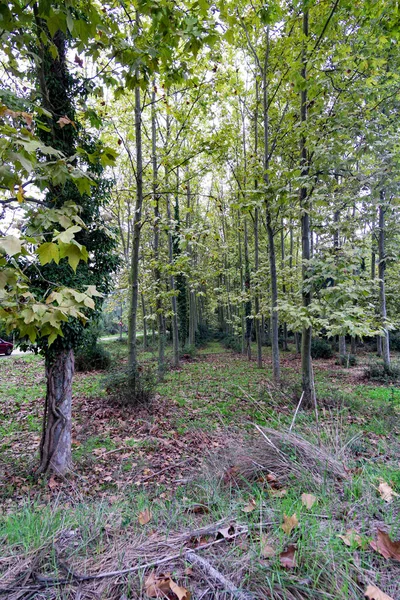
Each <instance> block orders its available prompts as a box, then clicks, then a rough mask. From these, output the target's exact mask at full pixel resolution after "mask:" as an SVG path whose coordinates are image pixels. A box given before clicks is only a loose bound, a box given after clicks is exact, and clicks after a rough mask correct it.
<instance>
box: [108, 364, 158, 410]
mask: <svg viewBox="0 0 400 600" xmlns="http://www.w3.org/2000/svg"><path fill="white" fill-rule="evenodd" d="M156 384H157V375H156V370H155V369H154V368H153V367H151V366H149V365H145V366H138V367H137V368H136V369H135V370H132V369H124V370H119V371H114V372H112V373H110V375H109V376H108V377H107V378H106V380H105V382H104V387H105V390H106V392H107V396H108V398H109V399H110V400H111V401H112V402H115V403H116V404H120V405H122V406H149V405H150V403H151V400H152V399H153V396H154V391H155V387H156Z"/></svg>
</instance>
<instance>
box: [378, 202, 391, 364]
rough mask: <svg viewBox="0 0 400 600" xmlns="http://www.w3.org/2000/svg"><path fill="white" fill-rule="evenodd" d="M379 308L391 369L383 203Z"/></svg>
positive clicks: (385, 358) (386, 358)
mask: <svg viewBox="0 0 400 600" xmlns="http://www.w3.org/2000/svg"><path fill="white" fill-rule="evenodd" d="M384 200H385V194H384V192H381V202H383V201H384ZM378 250H379V264H378V271H379V308H380V314H381V322H382V328H383V331H384V335H383V337H382V358H383V364H384V367H385V369H390V348H389V330H388V328H387V311H386V291H385V270H386V252H385V208H384V206H383V205H382V203H381V204H380V205H379V239H378Z"/></svg>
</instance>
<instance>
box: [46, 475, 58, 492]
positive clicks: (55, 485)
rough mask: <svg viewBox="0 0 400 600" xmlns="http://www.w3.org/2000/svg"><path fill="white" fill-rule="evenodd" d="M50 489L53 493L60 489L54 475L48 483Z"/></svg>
mask: <svg viewBox="0 0 400 600" xmlns="http://www.w3.org/2000/svg"><path fill="white" fill-rule="evenodd" d="M47 485H48V486H49V488H50V489H51V491H52V492H54V490H56V489H57V488H58V483H57V481H56V480H55V479H54V475H52V476H51V477H50V479H49V481H48V484H47Z"/></svg>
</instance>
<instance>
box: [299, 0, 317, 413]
mask: <svg viewBox="0 0 400 600" xmlns="http://www.w3.org/2000/svg"><path fill="white" fill-rule="evenodd" d="M303 35H304V38H305V39H307V38H308V9H307V8H306V2H305V0H304V2H303ZM301 77H302V78H303V80H304V87H303V89H302V90H301V92H300V120H301V124H302V127H303V129H302V134H301V137H300V167H301V176H302V178H303V181H304V180H305V179H306V178H307V176H308V172H309V165H308V153H307V146H306V134H305V131H306V124H307V87H306V80H307V50H306V44H305V43H304V44H303V51H302V67H301ZM300 210H301V213H302V216H301V242H302V243H301V248H302V259H303V267H302V282H303V285H302V302H303V306H304V308H306V309H308V307H309V306H310V304H311V290H310V288H309V285H308V261H309V260H310V258H311V241H310V201H309V198H308V191H307V187H306V186H305V185H302V186H301V188H300ZM311 340H312V328H311V326H310V327H303V331H302V335H301V373H302V387H303V393H304V396H303V406H304V407H308V408H310V407H311V406H313V404H314V402H315V389H314V375H313V369H312V361H311Z"/></svg>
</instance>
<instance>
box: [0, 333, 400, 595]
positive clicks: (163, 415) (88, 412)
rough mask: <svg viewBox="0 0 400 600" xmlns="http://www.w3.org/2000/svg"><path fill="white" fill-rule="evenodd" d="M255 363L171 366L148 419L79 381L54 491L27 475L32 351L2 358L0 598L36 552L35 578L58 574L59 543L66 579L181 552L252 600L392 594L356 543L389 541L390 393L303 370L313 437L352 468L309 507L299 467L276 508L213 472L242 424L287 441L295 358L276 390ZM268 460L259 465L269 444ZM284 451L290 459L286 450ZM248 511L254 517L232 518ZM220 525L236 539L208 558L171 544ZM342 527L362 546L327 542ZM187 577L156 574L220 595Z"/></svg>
mask: <svg viewBox="0 0 400 600" xmlns="http://www.w3.org/2000/svg"><path fill="white" fill-rule="evenodd" d="M106 346H107V349H109V350H110V351H111V352H112V354H113V357H114V361H115V362H120V361H123V360H124V359H125V356H126V348H125V347H124V345H123V344H119V343H118V342H115V341H114V340H110V341H107V342H106ZM266 356H267V359H266V361H267V362H266V368H265V369H263V370H258V369H257V368H256V365H255V363H254V362H250V363H249V362H248V361H247V360H246V359H244V358H243V357H241V356H239V355H236V354H233V353H231V352H229V351H226V350H224V349H223V348H222V346H221V345H220V344H219V343H210V344H209V345H208V346H207V347H205V348H203V349H202V350H200V351H199V352H198V353H197V355H196V357H195V358H194V359H193V360H189V361H185V362H183V364H182V367H181V368H180V369H175V370H171V371H168V372H167V373H166V375H165V378H164V380H163V382H162V383H161V384H159V386H158V388H157V398H156V400H155V402H154V404H153V407H152V408H151V409H150V410H149V411H144V410H142V411H130V410H129V409H117V408H116V407H110V406H109V405H108V404H107V399H106V397H105V396H104V391H103V388H102V380H103V377H104V375H103V374H102V373H90V374H85V373H82V374H77V376H76V378H75V381H74V387H73V394H74V411H75V413H74V430H73V437H74V445H73V454H74V473H73V474H72V475H71V476H70V477H68V478H67V480H66V481H62V480H56V485H55V488H53V489H51V488H49V486H48V482H47V481H46V480H43V479H42V480H39V482H36V481H35V480H34V479H33V478H32V476H31V475H30V468H31V467H32V464H34V462H35V460H36V458H35V457H34V454H35V452H36V449H37V445H38V441H39V434H40V426H41V410H42V403H43V394H44V391H45V385H44V384H45V382H44V378H43V361H42V359H41V358H40V357H36V356H33V355H29V356H28V355H27V356H24V357H11V358H9V359H4V360H3V359H2V360H0V376H1V377H2V381H4V382H6V385H2V386H1V388H0V406H2V408H3V410H2V411H1V416H0V436H1V440H2V441H1V446H0V447H1V451H2V458H1V461H0V477H2V478H3V481H4V482H5V483H4V485H3V487H2V489H1V492H0V507H1V508H0V510H1V512H0V549H1V551H2V555H3V556H4V557H6V558H5V559H4V561H3V563H0V588H1V587H2V584H4V582H2V580H1V577H2V573H3V574H4V573H6V572H7V571H8V570H9V569H11V567H12V566H13V567H15V565H16V564H19V563H21V565H24V564H29V561H30V560H31V558H30V557H32V556H34V553H35V552H37V551H38V550H39V549H42V550H41V552H42V554H43V556H45V557H46V558H45V559H43V560H44V561H45V562H44V563H43V565H47V566H46V567H45V566H43V568H44V569H47V571H48V572H49V573H53V574H54V575H56V576H60V574H61V575H62V573H61V572H60V571H59V566H58V563H57V556H56V555H55V552H54V546H55V547H57V548H62V552H63V557H64V559H65V560H66V561H67V562H68V563H69V564H71V565H73V566H74V568H76V569H78V570H79V571H82V570H83V571H85V570H87V571H90V572H93V571H96V569H98V570H107V569H110V570H112V569H115V568H120V567H123V566H125V565H127V564H129V565H132V564H136V563H137V562H138V561H139V562H140V561H141V560H142V561H143V560H144V557H146V560H147V559H150V558H152V557H156V556H157V557H162V556H165V555H167V554H173V553H174V551H177V552H178V553H179V550H180V549H181V548H182V547H184V548H187V547H188V546H189V547H190V546H192V547H194V548H195V549H196V552H198V553H199V554H200V553H201V554H202V555H204V556H206V557H207V559H208V560H209V561H210V562H211V563H212V564H213V566H215V568H217V569H219V570H220V571H221V572H223V573H225V575H226V576H228V577H229V578H230V579H231V580H232V581H233V582H234V583H235V584H236V585H238V586H243V587H244V588H245V589H248V590H251V591H252V593H253V595H254V597H255V598H274V599H277V600H281V599H282V600H283V599H286V600H293V599H294V600H301V599H302V598H305V599H308V598H309V599H310V600H311V599H315V598H316V599H320V600H325V599H329V598H335V599H339V598H340V599H341V600H342V599H343V600H357V599H359V598H361V597H362V596H363V591H364V589H365V587H366V585H367V584H368V583H372V584H374V585H377V586H379V587H381V588H382V589H383V590H384V591H385V592H386V593H387V594H389V595H390V596H391V597H392V598H393V599H394V600H396V598H397V599H398V598H399V597H400V583H399V582H400V569H399V568H398V566H397V567H396V563H395V562H394V561H390V560H389V561H388V560H387V559H384V558H383V557H382V556H380V555H379V554H378V553H376V552H374V551H373V550H372V549H371V548H370V546H369V542H370V541H371V539H374V538H375V536H376V529H377V527H378V526H379V527H383V528H385V530H387V531H388V532H389V533H390V535H391V536H392V539H399V538H400V517H399V515H400V503H399V498H398V497H396V498H395V499H394V501H393V502H392V503H387V502H385V501H384V500H383V499H382V498H381V497H380V495H379V493H378V486H379V484H380V482H381V481H382V480H384V481H386V482H387V483H388V484H389V485H390V486H391V487H392V489H393V490H394V491H395V492H397V493H400V468H399V465H400V462H399V461H400V444H399V437H398V434H399V413H400V389H399V388H396V387H395V386H378V385H373V384H370V383H364V382H361V381H360V380H359V379H357V378H356V377H355V375H353V373H355V372H356V371H353V370H352V369H343V368H341V367H340V366H338V365H335V363H334V359H332V360H331V361H315V371H316V382H317V395H318V398H319V418H320V436H321V439H322V441H323V443H324V444H326V445H327V446H328V447H329V448H330V450H331V452H332V453H333V454H337V453H338V452H339V451H340V450H341V449H343V447H344V446H345V452H344V456H345V460H346V464H347V467H348V469H350V470H351V473H350V475H349V476H348V478H347V479H345V480H344V481H342V482H339V481H336V482H332V481H331V480H330V479H329V478H326V479H324V480H323V484H322V486H321V487H320V488H319V489H318V491H317V492H315V491H314V492H313V493H315V495H316V496H317V502H316V503H315V504H314V506H313V507H312V508H311V509H307V508H306V507H305V506H304V505H303V504H302V501H301V494H302V493H308V492H311V491H313V487H312V482H311V479H310V478H309V476H308V475H307V472H306V471H305V472H304V474H303V475H302V476H300V477H298V478H297V479H292V480H290V483H286V484H285V486H284V488H285V490H286V493H285V495H283V496H282V497H279V494H278V495H277V494H276V493H274V490H273V489H271V487H270V485H269V484H267V483H266V482H265V480H264V479H259V480H257V479H256V480H246V481H242V480H240V481H239V480H235V479H226V478H225V477H223V476H222V473H223V471H224V468H225V467H224V465H225V462H224V461H228V463H229V460H230V459H229V456H230V454H229V452H230V451H229V448H230V446H231V444H232V443H233V444H237V445H238V446H239V447H241V448H246V445H247V444H251V443H252V442H251V439H252V438H251V436H252V434H253V431H254V427H253V424H254V423H257V424H259V425H267V426H268V427H270V428H276V429H279V430H284V429H286V428H287V427H288V426H289V425H290V423H291V421H292V417H293V412H294V409H295V406H296V399H297V398H298V396H297V395H296V394H297V393H298V389H297V384H298V375H297V370H298V367H299V365H298V358H297V357H296V356H295V355H293V354H291V353H285V354H284V355H283V356H282V358H283V360H282V362H283V364H282V379H283V382H284V385H283V387H282V389H278V388H275V387H274V386H272V385H271V368H270V361H269V359H268V352H266ZM153 359H154V353H153V352H151V351H147V352H146V353H143V352H142V354H141V360H153ZM21 383H22V384H23V385H21ZM295 431H296V432H298V433H300V434H302V435H304V436H305V437H307V438H308V439H311V440H314V441H315V440H316V438H317V436H316V429H315V417H314V413H313V412H306V411H300V412H299V414H298V417H297V419H296V423H295ZM227 452H228V454H226V453H227ZM265 452H266V457H268V452H269V450H268V445H266V448H265ZM286 452H287V454H286V455H287V458H288V460H290V457H291V450H290V448H288V449H287V451H286ZM341 456H342V455H341ZM228 463H226V465H227V464H228ZM153 475H154V477H153ZM281 488H282V486H281ZM249 502H250V503H252V504H251V506H253V507H254V508H253V510H251V511H250V512H245V511H244V510H243V509H244V508H246V506H248V505H249ZM199 506H200V509H199V508H198V507H199ZM196 507H197V508H196ZM146 508H149V509H150V511H151V519H150V521H149V523H148V524H146V525H140V524H139V523H138V514H139V513H140V512H141V511H143V510H144V509H146ZM294 513H295V514H296V515H297V518H298V521H299V525H298V527H296V528H294V529H293V531H292V532H290V533H289V534H286V533H285V532H284V531H283V529H282V527H281V525H282V523H283V520H284V515H293V514H294ZM220 520H223V521H224V522H225V523H226V524H229V523H232V524H233V527H234V528H238V527H239V526H244V527H246V528H248V531H249V533H248V534H246V535H243V536H239V537H238V538H236V540H235V542H233V541H226V542H223V543H222V544H220V545H219V546H216V547H215V548H214V547H212V548H210V549H209V550H206V551H205V550H200V549H199V548H201V544H202V543H204V542H209V541H212V540H213V539H215V531H214V532H213V533H208V534H203V535H200V534H199V535H198V536H197V537H196V536H194V538H193V539H192V541H188V540H187V539H186V538H185V537H184V534H185V532H186V531H193V530H198V529H199V528H201V527H203V526H206V525H210V524H213V523H217V522H219V521H220ZM348 529H354V530H356V531H357V532H358V534H359V535H360V536H361V544H362V545H361V547H358V546H357V544H356V543H353V545H352V546H350V547H348V546H346V545H345V544H344V543H343V541H342V540H341V539H340V538H338V535H342V534H344V533H345V532H346V530H348ZM179 536H180V537H179ZM260 536H261V537H260ZM265 536H266V538H265ZM166 539H168V542H167V546H165V542H164V541H165V540H166ZM265 539H267V540H268V544H270V545H271V546H272V547H273V548H274V551H275V554H274V556H272V557H270V558H265V557H264V556H263V543H265ZM263 540H264V542H263ZM291 543H295V544H296V562H297V567H296V568H294V569H285V568H283V567H282V565H281V559H280V555H281V553H282V552H283V551H284V550H286V549H287V548H288V547H289V546H290V544H291ZM24 561H26V562H24ZM46 561H47V562H46ZM186 566H187V565H185V561H184V560H175V561H171V564H170V565H168V570H170V571H171V572H172V574H173V577H174V578H175V579H176V580H177V581H178V582H179V583H180V585H184V586H185V587H186V588H188V589H190V591H192V592H193V597H194V598H199V597H201V595H202V594H205V595H204V596H203V597H204V598H209V599H210V598H211V597H213V598H223V597H225V596H224V595H223V592H221V591H218V589H217V588H215V587H214V586H213V585H211V588H210V590H209V592H207V591H206V590H207V586H208V587H210V584H209V583H208V582H207V579H206V578H205V577H204V574H202V572H201V571H199V570H196V569H193V571H194V573H193V575H187V574H185V567H186ZM21 568H22V567H21ZM160 570H162V569H161V568H160ZM47 571H46V572H47ZM124 582H125V583H124ZM93 585H94V584H93ZM97 585H98V587H94V588H93V590H95V591H96V593H97V594H98V597H100V598H120V597H121V594H123V593H125V594H127V595H128V597H130V598H139V597H143V595H144V591H143V588H142V587H141V586H142V585H143V578H142V576H141V575H140V576H138V575H136V574H135V575H132V576H131V577H127V578H126V579H121V585H120V586H118V587H117V588H116V587H115V585H114V583H113V582H112V581H104V582H102V583H101V585H100V583H98V584H97ZM61 597H63V596H62V595H61V596H60V598H61Z"/></svg>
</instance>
